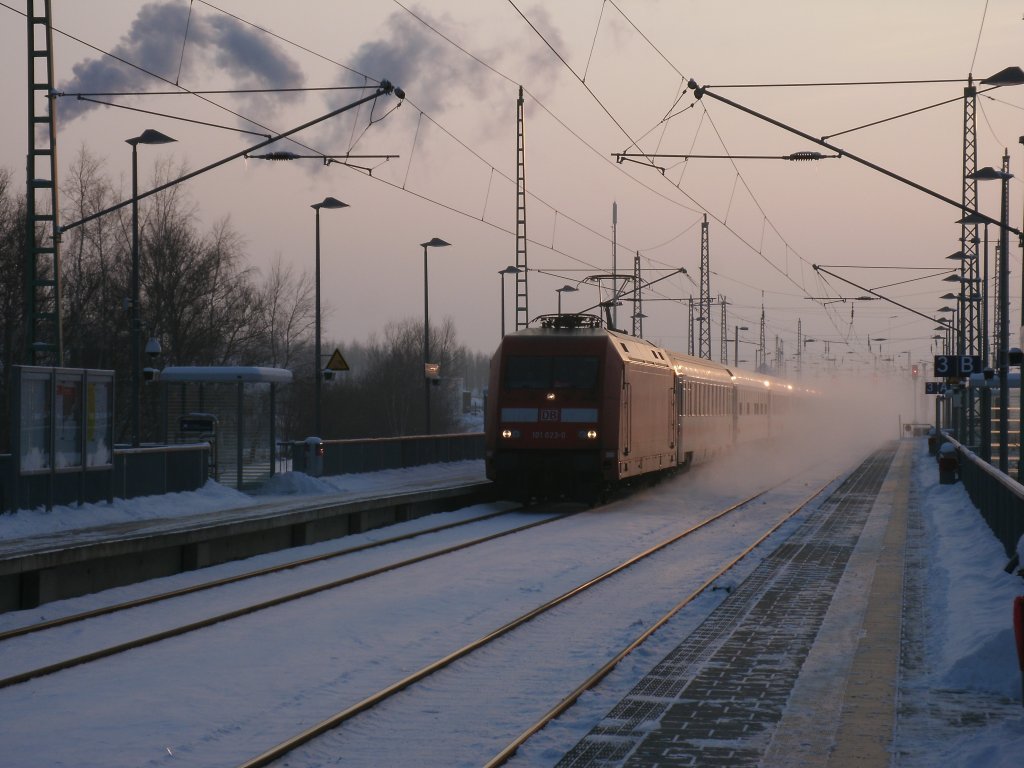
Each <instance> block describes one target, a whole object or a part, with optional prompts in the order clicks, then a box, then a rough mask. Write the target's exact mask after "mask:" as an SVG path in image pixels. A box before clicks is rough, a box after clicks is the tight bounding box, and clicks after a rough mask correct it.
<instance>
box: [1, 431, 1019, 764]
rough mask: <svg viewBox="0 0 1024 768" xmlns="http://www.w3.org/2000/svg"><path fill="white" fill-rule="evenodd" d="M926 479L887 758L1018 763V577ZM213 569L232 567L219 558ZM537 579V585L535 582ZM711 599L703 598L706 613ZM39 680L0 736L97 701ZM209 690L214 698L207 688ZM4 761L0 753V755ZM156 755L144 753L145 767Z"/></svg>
mask: <svg viewBox="0 0 1024 768" xmlns="http://www.w3.org/2000/svg"><path fill="white" fill-rule="evenodd" d="M474 464H476V465H477V466H478V467H479V469H478V471H479V474H480V476H482V465H480V464H479V463H474V462H469V463H466V462H462V463H460V465H455V466H449V465H438V466H432V467H421V468H414V469H409V470H393V471H388V472H379V473H372V474H369V475H345V476H341V477H337V478H325V479H321V480H314V479H312V478H308V477H306V476H303V475H298V474H294V473H287V474H286V475H283V476H281V477H279V478H278V479H277V480H276V481H275V484H274V485H273V486H272V487H268V488H267V489H265V493H268V494H270V495H269V496H263V497H261V498H260V500H261V501H262V500H268V499H272V498H277V497H280V498H296V497H302V496H315V495H326V494H337V493H341V492H354V491H356V490H359V491H367V492H368V491H372V490H374V489H378V488H379V489H384V488H393V487H395V485H396V484H409V483H413V484H414V483H416V482H429V481H430V480H436V479H437V477H438V473H439V472H445V471H452V472H461V473H465V472H466V471H467V469H469V470H470V473H471V474H472V472H474V471H477V469H476V467H473V466H470V465H474ZM937 478H938V472H937V470H936V467H935V464H934V460H933V459H932V458H931V457H929V456H928V454H927V451H926V450H925V447H924V445H923V441H921V443H920V444H918V445H915V448H914V467H913V478H912V480H913V487H912V493H911V499H910V502H911V505H912V506H913V507H915V508H916V509H918V510H920V512H921V514H922V516H923V536H924V542H925V551H926V553H927V557H926V558H925V572H924V573H923V574H921V579H920V580H919V583H920V584H921V586H922V588H923V590H924V591H923V601H922V604H921V606H920V608H919V610H920V611H921V612H922V613H923V615H908V616H907V617H906V620H907V621H916V622H922V623H923V625H924V626H925V627H926V628H927V631H926V632H924V633H923V637H924V641H923V642H924V648H923V663H921V664H919V665H917V666H916V667H915V668H914V669H912V670H907V669H905V670H904V672H903V679H902V685H901V689H902V701H901V703H902V705H903V706H902V707H901V709H902V711H903V713H904V714H903V715H902V716H901V718H900V721H899V722H898V724H897V738H896V745H895V750H896V753H897V756H896V759H895V764H896V765H906V766H914V767H915V768H916V766H924V765H949V766H981V765H984V766H996V767H1000V766H1007V767H1008V766H1018V765H1020V763H1021V758H1020V756H1021V755H1022V754H1024V709H1022V708H1021V706H1020V700H1021V699H1020V697H1021V677H1020V673H1019V671H1018V666H1017V658H1016V653H1015V647H1014V638H1013V629H1012V624H1011V606H1012V602H1013V599H1014V598H1015V597H1016V596H1017V595H1019V594H1024V583H1022V582H1021V579H1020V578H1018V577H1016V576H1011V575H1009V574H1007V573H1005V571H1004V570H1003V566H1004V565H1005V559H1006V558H1005V555H1004V553H1003V551H1002V548H1001V546H1000V545H999V543H998V542H997V541H996V540H995V538H994V537H993V536H992V534H991V532H990V531H989V529H988V527H987V526H986V525H985V523H984V521H983V520H982V518H981V517H980V515H979V514H978V513H977V511H976V510H975V509H974V507H973V506H972V504H971V502H970V499H969V498H968V497H967V494H966V492H965V491H964V489H963V487H962V486H961V485H960V484H956V485H939V484H938V483H937ZM251 502H252V498H251V497H249V496H246V495H245V494H241V493H238V492H236V491H233V490H230V489H226V488H223V487H221V486H218V485H217V484H215V483H211V484H209V485H208V486H207V487H206V488H204V489H202V490H200V491H197V492H194V493H187V494H172V495H169V496H166V497H156V498H151V499H147V500H146V501H145V503H140V501H139V500H133V501H131V502H115V503H114V504H111V505H107V504H97V505H86V506H85V507H81V508H79V507H74V508H65V509H61V508H57V509H54V510H53V511H52V512H49V513H47V512H43V511H40V510H35V511H21V512H18V513H15V514H12V515H3V516H0V539H13V538H22V537H26V536H31V535H36V534H50V533H53V532H55V531H59V530H68V529H71V528H82V527H90V526H95V525H101V524H106V523H112V522H124V521H127V520H138V519H143V518H146V517H152V518H155V519H163V518H167V517H171V516H174V515H178V514H182V513H183V512H184V511H187V513H188V514H194V513H195V512H196V511H200V510H206V511H212V510H218V509H229V508H232V507H238V506H243V505H245V504H248V503H251ZM449 514H451V513H449ZM424 520H425V519H424ZM413 524H416V525H421V524H423V523H422V521H412V522H411V523H406V524H402V525H413ZM364 535H365V534H364ZM222 567H223V568H238V567H239V566H238V565H237V564H229V565H228V566H222ZM543 587H544V585H542V584H537V589H538V590H540V589H542V588H543ZM147 589H150V590H151V589H152V587H151V586H149V587H147V585H136V586H134V587H131V588H125V589H122V590H120V591H119V597H121V598H125V597H129V596H131V593H133V592H140V593H141V592H144V591H146V590H147ZM97 599H98V598H97V597H96V596H87V597H85V598H79V599H78V601H80V604H81V605H82V607H84V606H85V605H86V604H89V603H94V602H96V600H97ZM75 604H76V601H65V602H64V604H62V605H59V606H58V605H56V604H55V605H53V606H50V607H49V608H50V609H51V610H53V611H61V612H64V611H70V610H72V609H73V608H74V607H75ZM443 607H444V606H441V605H436V606H433V609H434V610H435V611H436V610H439V609H442V608H443ZM712 608H713V604H712V603H711V602H710V601H709V604H708V607H707V610H708V611H710V610H712ZM24 620H25V617H22V618H21V619H20V622H19V618H18V617H17V616H16V615H5V616H2V617H0V627H4V626H12V625H16V624H17V623H22V622H24ZM67 642H68V643H69V645H71V647H73V648H75V649H77V646H76V645H73V644H74V643H75V642H76V641H75V635H74V633H71V634H69V640H68V641H67ZM375 642H376V643H377V647H376V649H375V650H377V651H380V652H382V653H383V652H384V651H385V650H386V649H383V648H382V647H381V646H382V645H383V644H384V643H385V642H390V640H386V639H385V638H384V637H379V638H376V640H375ZM245 647H247V646H246V644H245V643H244V642H240V643H239V644H238V645H236V646H235V652H236V653H237V652H238V649H242V648H245ZM655 661H656V659H647V660H646V661H645V662H644V663H645V664H647V665H648V666H649V665H650V664H653V663H654V662H655ZM261 663H262V662H261V660H260V659H257V658H254V659H252V664H253V666H254V667H255V666H258V665H259V664H261ZM3 666H4V665H3V655H2V653H0V676H3V674H4V669H3ZM147 674H151V672H147ZM164 674H165V676H166V678H167V679H166V687H167V688H168V689H173V688H174V680H173V677H174V676H175V674H176V672H175V669H174V668H173V667H169V668H167V669H166V670H165V671H164ZM123 680H124V683H123V684H124V690H123V691H119V692H115V695H118V696H123V697H125V698H131V697H132V696H135V695H138V691H137V690H135V688H134V685H135V681H134V680H133V679H132V678H131V676H130V675H124V676H123ZM627 682H628V681H627ZM624 684H626V683H624ZM160 687H163V686H158V688H160ZM50 688H52V689H53V690H50ZM44 689H45V690H46V691H47V693H46V694H45V695H43V693H42V690H40V689H36V688H33V687H30V686H15V687H13V688H10V689H7V690H5V691H0V709H2V710H4V711H5V712H8V713H15V712H16V713H17V718H11V717H6V716H5V717H4V718H2V719H0V744H9V743H11V742H13V741H16V740H17V738H16V733H15V729H16V728H17V725H16V722H21V723H27V722H32V721H36V722H38V723H47V722H49V718H50V717H51V709H50V707H51V705H52V704H53V703H54V702H55V701H58V700H62V704H63V705H65V706H67V705H68V702H67V699H68V698H69V697H70V698H71V699H72V701H71V702H70V708H71V709H72V710H74V708H75V707H80V708H81V709H82V710H85V709H87V708H90V707H95V705H96V702H95V701H93V700H92V697H91V695H90V693H89V691H90V690H92V689H90V688H89V687H88V686H86V687H83V688H76V689H74V690H71V689H68V688H64V687H63V686H62V685H61V683H60V676H55V677H53V678H52V679H50V681H49V682H47V683H46V685H45V688H44ZM208 693H209V694H210V695H211V696H212V695H214V692H213V691H212V690H211V691H209V692H208ZM148 696H149V697H152V698H154V700H155V701H156V700H159V699H160V698H161V694H160V691H159V690H154V691H150V692H149V694H148ZM223 704H224V705H225V706H227V705H229V702H228V701H227V700H225V701H224V702H223ZM166 717H167V718H168V725H171V723H172V721H173V720H174V719H175V718H176V717H177V715H176V713H174V712H173V711H167V712H166ZM130 727H131V726H130V725H128V724H120V725H119V724H114V723H112V724H111V725H110V730H109V732H107V733H106V734H104V735H102V736H101V738H104V739H105V740H106V743H108V744H117V743H118V742H119V741H120V738H119V737H120V735H121V734H119V730H118V729H119V728H120V729H125V728H130ZM81 746H82V744H81V742H79V741H77V740H76V739H74V738H68V739H66V740H62V735H61V733H60V732H56V733H54V734H53V737H52V740H51V743H49V744H48V746H47V750H46V754H47V761H48V764H50V765H69V766H70V765H92V764H95V765H100V764H104V759H103V758H102V757H99V756H93V757H90V756H89V755H84V754H83V753H82V752H81V751H80V747H81ZM23 754H24V753H23ZM8 757H10V753H8ZM94 757H95V758H96V759H93V758H94ZM5 759H6V758H0V762H4V760H5ZM556 760H557V758H556V757H555V756H554V755H551V754H550V753H547V752H545V751H544V750H531V749H526V750H524V755H523V756H522V757H521V758H517V760H516V764H517V765H530V766H534V765H536V766H540V765H550V764H552V763H553V762H555V761H556ZM157 762H158V761H156V760H154V762H153V764H157ZM159 762H160V763H161V764H167V765H172V764H174V762H176V761H175V760H174V758H173V757H172V756H171V750H168V752H167V755H165V760H163V761H159ZM415 763H416V758H415V755H413V754H410V755H409V762H408V763H407V764H410V765H412V764H415ZM16 764H19V765H20V764H23V763H20V762H18V763H16Z"/></svg>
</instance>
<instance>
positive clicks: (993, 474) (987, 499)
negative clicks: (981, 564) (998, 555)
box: [942, 434, 1024, 558]
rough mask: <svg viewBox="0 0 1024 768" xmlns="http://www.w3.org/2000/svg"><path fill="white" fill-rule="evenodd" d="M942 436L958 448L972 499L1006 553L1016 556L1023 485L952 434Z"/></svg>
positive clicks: (1023, 531)
mask: <svg viewBox="0 0 1024 768" xmlns="http://www.w3.org/2000/svg"><path fill="white" fill-rule="evenodd" d="M942 440H944V441H945V442H948V443H950V444H951V445H953V446H954V447H955V448H956V451H957V457H958V458H959V460H960V479H961V481H962V482H963V484H964V488H966V489H967V493H968V494H969V495H970V497H971V501H973V502H974V505H975V506H976V507H977V508H978V510H979V511H980V512H981V515H982V517H983V518H985V522H986V523H988V526H989V528H991V529H992V532H993V533H994V534H995V535H996V538H998V539H999V541H1000V543H1001V544H1002V545H1003V549H1004V550H1005V551H1006V556H1007V557H1009V558H1013V557H1015V556H1016V553H1017V542H1018V541H1019V540H1020V537H1021V536H1022V535H1024V485H1021V484H1020V483H1018V482H1017V481H1016V480H1014V479H1013V478H1011V477H1008V476H1007V475H1004V474H1003V473H1002V472H1000V471H999V470H998V469H996V468H995V467H993V466H991V465H989V464H987V463H986V462H984V461H983V460H982V459H981V458H980V457H978V456H977V455H975V454H974V453H973V452H972V451H970V450H969V449H968V448H966V447H965V446H963V445H961V444H960V443H958V442H957V441H956V440H955V439H953V438H952V437H951V436H950V435H948V434H945V435H942Z"/></svg>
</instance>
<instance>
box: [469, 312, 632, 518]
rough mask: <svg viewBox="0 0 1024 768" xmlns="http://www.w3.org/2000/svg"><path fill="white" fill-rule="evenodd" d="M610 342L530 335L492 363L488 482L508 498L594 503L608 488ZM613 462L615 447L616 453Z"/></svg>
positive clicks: (584, 335)
mask: <svg viewBox="0 0 1024 768" xmlns="http://www.w3.org/2000/svg"><path fill="white" fill-rule="evenodd" d="M606 348H607V337H606V336H605V335H604V334H603V333H601V332H596V333H595V332H588V331H585V330H584V331H565V330H546V329H536V330H534V329H530V330H527V331H521V332H520V333H517V334H512V335H509V336H507V337H506V338H505V339H504V340H503V342H502V345H501V347H500V348H499V350H498V353H497V354H496V355H495V357H494V359H493V360H492V363H491V385H490V396H489V407H488V419H487V422H488V426H487V429H486V432H487V454H486V468H487V476H488V477H489V478H490V479H491V480H493V481H495V482H496V483H497V484H498V486H499V490H500V491H501V492H502V494H503V495H505V496H507V497H510V498H518V499H522V500H524V501H529V500H530V499H533V498H573V499H581V500H593V499H595V498H596V497H597V495H598V494H599V493H600V491H601V489H602V488H603V485H604V476H603V472H602V455H603V450H604V443H605V442H606V437H607V435H606V432H607V431H608V430H610V429H614V427H613V425H611V424H609V420H608V419H607V418H606V417H605V413H604V411H605V404H604V402H603V397H602V392H603V389H604V387H603V382H604V379H605V372H604V365H605V359H606V354H605V350H606ZM612 451H613V456H614V446H613V448H612Z"/></svg>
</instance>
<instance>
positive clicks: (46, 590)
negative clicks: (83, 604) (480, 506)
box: [0, 461, 491, 610]
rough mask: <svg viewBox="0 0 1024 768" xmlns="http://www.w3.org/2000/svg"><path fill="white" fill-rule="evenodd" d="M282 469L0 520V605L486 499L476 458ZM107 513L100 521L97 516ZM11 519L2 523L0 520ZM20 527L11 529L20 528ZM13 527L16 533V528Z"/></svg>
mask: <svg viewBox="0 0 1024 768" xmlns="http://www.w3.org/2000/svg"><path fill="white" fill-rule="evenodd" d="M288 474H289V475H290V476H291V477H283V478H280V479H279V480H278V481H277V482H276V483H275V484H274V485H273V486H271V487H269V488H268V489H267V491H266V493H265V494H264V495H260V496H256V497H250V496H247V495H245V494H242V493H237V492H235V491H233V490H231V489H226V492H225V490H222V489H221V488H220V487H219V486H217V485H216V484H215V483H210V484H209V486H211V487H208V488H205V489H202V490H201V491H198V492H194V493H179V494H168V495H167V496H162V497H146V498H140V499H132V500H129V501H123V500H118V501H117V502H116V503H115V504H114V505H104V504H98V505H85V507H84V508H76V507H66V508H55V509H54V510H53V511H51V512H48V513H43V512H42V511H41V510H33V511H24V512H19V513H17V514H15V515H13V516H10V517H6V516H5V517H6V519H0V532H3V533H5V534H6V535H3V536H0V610H12V609H17V608H28V607H33V606H34V605H38V604H40V603H44V602H49V601H51V600H55V599H61V598H66V597H73V596H76V595H81V594H87V593H89V592H95V591H98V590H101V589H106V588H109V587H113V586H120V585H124V584H130V583H133V582H135V581H141V580H144V579H148V578H155V577H159V576H166V575H170V574H173V573H180V572H181V571H185V570H192V569H195V568H201V567H205V566H208V565H214V564H217V563H221V562H227V561H229V560H237V559H240V558H243V557H249V556H251V555H255V554H261V553H264V552H271V551H275V550H278V549H285V548H287V547H291V546H298V545H303V544H311V543H314V542H317V541H323V540H326V539H331V538H336V537H338V536H343V535H346V534H349V533H358V532H360V531H364V530H369V529H371V528H376V527H380V526H382V525H387V524H389V523H392V522H396V521H399V520H407V519H412V518H415V517H419V516H422V515H426V514H430V513H433V512H437V511H441V510H445V509H452V508H454V507H455V506H463V505H468V504H472V503H476V502H477V501H480V500H484V499H487V498H490V487H491V484H490V482H489V481H487V480H486V478H484V476H483V462H478V461H467V462H453V463H451V464H438V465H430V466H426V467H417V468H415V469H411V470H385V471H382V472H373V473H367V474H366V475H362V476H360V475H344V476H340V477H338V478H323V479H313V478H308V477H306V476H305V475H298V474H297V473H288ZM100 521H103V522H100ZM4 529H6V530H4ZM19 530H20V531H25V534H24V535H21V536H18V535H17V533H16V532H18V531H19ZM12 534H13V535H12Z"/></svg>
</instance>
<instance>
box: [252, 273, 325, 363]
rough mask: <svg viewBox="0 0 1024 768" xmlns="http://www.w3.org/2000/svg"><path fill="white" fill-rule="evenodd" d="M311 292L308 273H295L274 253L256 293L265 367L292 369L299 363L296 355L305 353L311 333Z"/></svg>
mask: <svg viewBox="0 0 1024 768" xmlns="http://www.w3.org/2000/svg"><path fill="white" fill-rule="evenodd" d="M313 290H314V289H313V284H312V279H311V278H310V276H309V274H308V273H306V272H301V273H296V271H295V269H294V267H293V266H292V265H291V264H285V263H284V261H283V259H282V257H281V255H280V254H278V256H277V258H276V259H275V260H274V263H273V264H272V265H271V267H270V274H269V275H267V279H266V281H265V282H264V283H263V285H262V288H261V290H260V306H261V307H262V310H263V329H264V338H263V361H264V362H265V363H266V364H267V365H272V366H275V367H277V368H292V367H294V366H295V365H296V364H299V353H300V351H302V352H305V350H306V348H307V346H308V344H309V342H310V338H311V334H312V330H313V324H314V318H313V313H314V311H315V310H314V306H313V305H314V295H313Z"/></svg>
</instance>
